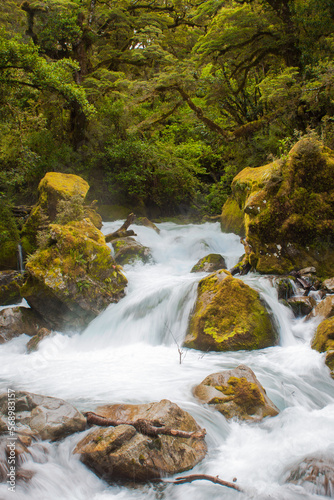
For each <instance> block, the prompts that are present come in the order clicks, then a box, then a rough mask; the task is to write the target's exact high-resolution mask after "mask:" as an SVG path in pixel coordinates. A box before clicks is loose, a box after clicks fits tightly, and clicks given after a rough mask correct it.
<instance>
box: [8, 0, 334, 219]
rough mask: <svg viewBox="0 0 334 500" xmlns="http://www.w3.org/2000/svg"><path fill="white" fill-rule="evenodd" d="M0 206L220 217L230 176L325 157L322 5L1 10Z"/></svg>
mask: <svg viewBox="0 0 334 500" xmlns="http://www.w3.org/2000/svg"><path fill="white" fill-rule="evenodd" d="M0 21H1V31H0V105H1V110H2V113H1V116H0V132H1V133H0V165H1V171H0V196H1V197H2V198H3V199H4V200H6V203H7V202H9V201H10V202H11V203H16V204H18V203H22V202H23V201H24V202H27V203H31V202H33V201H35V200H34V193H35V192H36V190H35V188H36V186H37V184H38V182H39V181H40V179H41V178H42V176H43V175H44V174H45V172H47V171H52V170H54V171H59V172H67V173H76V174H78V175H81V176H83V177H84V178H85V179H86V180H87V181H88V182H89V183H90V185H91V186H92V196H93V197H94V198H98V200H99V201H100V202H101V203H117V204H124V203H127V204H128V205H130V206H133V207H139V206H142V207H143V206H145V207H146V209H147V210H148V214H149V215H151V214H154V215H158V214H172V213H179V212H183V211H188V210H189V209H192V210H197V211H202V212H203V211H206V212H209V213H213V214H214V213H219V212H220V210H221V206H222V204H223V202H224V201H225V200H226V197H227V195H228V194H229V189H230V183H231V180H232V178H233V177H234V175H235V174H236V173H237V172H239V171H240V170H241V169H242V168H244V167H246V166H251V167H256V166H260V165H263V164H264V163H266V162H268V161H270V160H271V159H273V158H275V157H279V156H282V155H285V154H286V152H287V151H288V149H289V148H290V146H291V145H292V144H293V143H294V142H295V141H296V140H297V139H298V138H299V137H301V136H302V135H304V134H307V133H309V132H310V131H313V133H316V134H318V136H319V137H320V138H321V140H322V141H323V142H324V143H325V144H326V145H327V146H329V147H334V115H333V112H334V101H333V98H334V78H333V75H334V63H333V53H334V5H333V2H332V1H331V0H30V1H23V2H22V1H21V0H2V2H1V6H0Z"/></svg>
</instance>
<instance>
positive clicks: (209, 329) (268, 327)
mask: <svg viewBox="0 0 334 500" xmlns="http://www.w3.org/2000/svg"><path fill="white" fill-rule="evenodd" d="M277 340H278V339H277V333H276V331H275V329H274V326H273V324H272V322H271V318H270V315H269V313H268V311H267V310H266V308H265V306H264V305H263V304H262V302H261V300H260V296H259V294H258V292H256V291H255V290H253V289H252V288H250V287H249V286H248V285H246V284H245V283H244V282H243V281H241V280H239V279H237V278H233V277H232V275H231V274H230V273H229V272H228V271H218V272H216V273H213V274H211V275H210V276H208V277H206V278H203V279H202V280H201V281H200V282H199V285H198V289H197V301H196V305H195V310H194V313H193V314H192V316H191V317H190V321H189V326H188V333H187V336H186V338H185V341H184V346H185V347H192V348H193V349H200V350H202V351H237V350H242V349H248V350H252V349H263V348H265V347H269V346H272V345H275V344H276V343H277Z"/></svg>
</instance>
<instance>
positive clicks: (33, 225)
mask: <svg viewBox="0 0 334 500" xmlns="http://www.w3.org/2000/svg"><path fill="white" fill-rule="evenodd" d="M88 190H89V184H88V183H87V182H86V181H85V180H84V179H82V178H81V177H79V176H78V175H73V174H62V173H59V172H48V173H47V174H45V176H44V177H43V179H42V180H41V182H40V183H39V186H38V194H39V198H38V203H37V204H36V205H35V206H34V207H33V208H32V210H31V212H30V215H29V217H28V220H27V221H26V223H25V224H24V226H23V228H22V231H21V243H22V247H23V250H24V252H25V254H30V253H32V252H34V251H35V250H36V249H37V248H38V247H41V246H43V245H45V238H47V229H48V225H49V224H50V223H52V222H56V223H59V224H66V223H68V222H71V221H77V220H82V219H84V218H87V219H89V220H90V221H91V222H92V223H93V224H94V225H95V227H97V228H98V229H101V226H102V219H101V217H100V215H99V214H98V213H97V212H96V211H95V209H94V208H93V207H91V206H86V205H84V202H85V197H86V195H87V192H88Z"/></svg>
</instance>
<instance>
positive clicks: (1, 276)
mask: <svg viewBox="0 0 334 500" xmlns="http://www.w3.org/2000/svg"><path fill="white" fill-rule="evenodd" d="M22 283H23V276H22V274H21V273H19V272H18V271H2V272H0V306H7V305H11V304H17V303H19V302H20V301H21V292H20V287H21V285H22Z"/></svg>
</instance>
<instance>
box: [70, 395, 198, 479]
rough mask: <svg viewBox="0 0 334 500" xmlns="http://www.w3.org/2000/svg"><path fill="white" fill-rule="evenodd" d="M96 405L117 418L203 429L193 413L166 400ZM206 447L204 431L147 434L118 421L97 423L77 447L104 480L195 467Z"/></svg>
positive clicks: (99, 410)
mask: <svg viewBox="0 0 334 500" xmlns="http://www.w3.org/2000/svg"><path fill="white" fill-rule="evenodd" d="M95 411H96V413H97V414H98V415H102V416H104V417H106V418H108V419H113V420H122V421H127V422H136V421H137V420H139V419H145V420H148V421H150V422H154V424H155V425H157V426H167V427H170V428H171V429H177V430H182V431H187V432H194V431H198V430H200V427H199V426H198V425H197V423H196V422H195V420H194V419H193V417H192V416H191V415H189V413H187V412H186V411H184V410H181V408H179V407H178V406H177V405H176V404H175V403H171V402H170V401H168V400H162V401H160V402H159V403H149V404H141V405H130V404H116V405H106V406H102V407H100V408H97V409H96V410H95ZM206 451H207V447H206V444H205V441H204V437H201V438H198V437H194V438H183V437H179V436H172V435H159V436H158V437H149V436H147V435H144V434H141V433H140V432H137V431H136V429H135V428H134V427H133V426H132V425H119V426H117V427H107V428H101V427H98V428H96V427H95V428H93V429H92V430H91V432H90V433H89V434H88V435H87V436H86V437H85V438H84V439H82V441H80V442H79V443H78V445H77V447H76V449H75V450H74V453H80V454H81V460H82V462H84V463H85V464H86V465H88V467H90V468H91V469H93V470H94V471H95V472H96V473H97V474H98V475H99V476H100V477H103V478H104V479H106V480H119V479H131V480H136V481H148V480H151V479H154V478H160V477H164V476H168V475H173V474H176V473H180V472H183V471H185V470H189V469H191V468H192V467H194V466H195V465H196V464H197V463H198V462H200V461H201V460H202V459H203V458H204V457H205V454H206Z"/></svg>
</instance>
